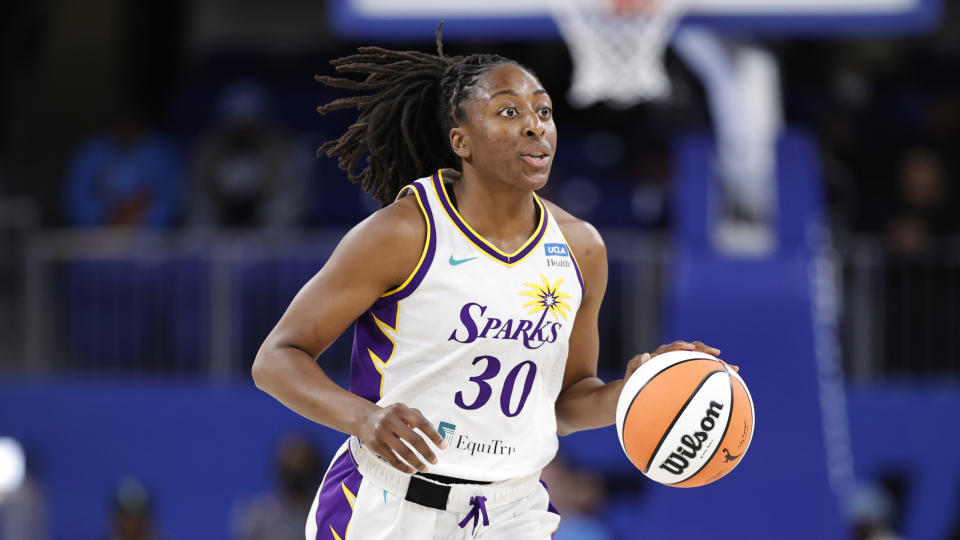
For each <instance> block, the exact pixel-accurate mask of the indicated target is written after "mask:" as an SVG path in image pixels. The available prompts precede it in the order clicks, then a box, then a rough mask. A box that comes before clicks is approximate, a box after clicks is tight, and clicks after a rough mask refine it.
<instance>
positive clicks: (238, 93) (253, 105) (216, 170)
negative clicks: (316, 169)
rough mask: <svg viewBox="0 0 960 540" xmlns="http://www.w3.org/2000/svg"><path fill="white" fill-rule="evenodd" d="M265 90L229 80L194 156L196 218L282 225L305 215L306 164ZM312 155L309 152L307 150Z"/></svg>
mask: <svg viewBox="0 0 960 540" xmlns="http://www.w3.org/2000/svg"><path fill="white" fill-rule="evenodd" d="M270 113H271V107H270V101H269V97H268V96H267V94H266V91H265V90H264V89H263V88H262V87H261V86H260V85H259V84H256V83H253V82H246V81H240V82H235V83H233V84H231V85H229V86H228V87H227V88H226V90H225V91H224V92H223V95H222V96H221V97H220V102H219V105H218V111H217V114H218V118H217V121H216V124H215V125H214V126H213V127H212V128H211V129H210V130H209V132H208V133H207V134H205V135H204V136H203V138H202V139H201V140H200V142H199V143H198V145H197V147H196V150H195V153H194V156H193V179H194V181H193V193H192V196H191V203H192V208H191V219H190V220H191V222H192V223H193V224H195V225H215V226H220V227H282V226H289V225H296V224H297V223H298V222H299V220H300V214H301V208H302V203H301V201H302V197H301V196H300V190H301V189H302V187H303V185H304V176H305V173H306V170H305V167H304V166H302V160H301V159H298V157H302V156H300V154H302V152H299V151H298V147H296V146H295V145H294V144H293V142H292V140H291V138H290V137H289V136H288V135H287V134H286V133H284V132H283V131H282V130H281V129H280V128H279V127H277V126H276V125H274V123H273V122H272V121H271V118H270ZM306 155H308V156H309V153H308V154H306Z"/></svg>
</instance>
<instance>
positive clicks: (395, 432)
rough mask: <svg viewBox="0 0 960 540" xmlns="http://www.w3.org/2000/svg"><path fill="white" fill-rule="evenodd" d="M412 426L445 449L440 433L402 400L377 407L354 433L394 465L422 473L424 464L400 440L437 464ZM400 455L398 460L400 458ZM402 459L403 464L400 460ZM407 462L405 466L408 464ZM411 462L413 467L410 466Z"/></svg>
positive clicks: (428, 448) (404, 469)
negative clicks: (401, 401) (357, 431)
mask: <svg viewBox="0 0 960 540" xmlns="http://www.w3.org/2000/svg"><path fill="white" fill-rule="evenodd" d="M414 428H419V430H420V431H421V432H422V433H424V434H426V435H427V437H429V438H430V440H431V441H433V443H434V444H435V445H437V446H438V447H440V448H446V444H444V442H443V438H442V437H441V436H440V433H438V432H437V428H435V427H434V426H433V425H432V424H431V423H430V422H429V421H428V420H427V419H426V418H425V417H424V416H423V414H422V413H421V412H420V411H418V410H417V409H411V408H410V407H407V406H406V405H404V404H403V403H394V404H392V405H387V406H386V407H378V408H377V409H376V410H374V412H372V413H371V414H370V415H369V416H367V418H366V419H365V420H364V422H363V424H362V425H361V427H360V433H357V434H356V435H357V436H358V437H359V438H360V440H362V441H363V443H364V444H365V445H366V446H367V448H369V449H370V450H373V451H374V452H376V453H377V455H379V456H380V457H382V458H383V459H385V460H386V461H387V462H388V463H390V464H391V465H393V466H394V467H395V468H397V469H399V470H400V471H403V472H405V473H415V472H417V471H420V472H426V470H427V465H426V463H424V462H423V461H421V459H420V458H419V457H418V456H417V453H415V452H413V451H412V450H410V447H409V446H407V445H406V444H405V443H404V441H406V442H407V443H409V444H410V445H411V446H413V447H414V448H415V449H416V450H417V452H418V453H419V454H420V455H421V456H423V457H424V458H425V459H426V460H427V461H429V462H430V463H433V464H436V463H437V456H436V455H435V454H434V453H433V451H432V450H431V449H430V446H429V445H427V442H426V441H424V440H423V437H421V436H420V435H419V434H417V432H415V431H414ZM401 458H402V460H401ZM404 462H406V463H404ZM408 464H409V465H408ZM411 465H412V466H413V467H411Z"/></svg>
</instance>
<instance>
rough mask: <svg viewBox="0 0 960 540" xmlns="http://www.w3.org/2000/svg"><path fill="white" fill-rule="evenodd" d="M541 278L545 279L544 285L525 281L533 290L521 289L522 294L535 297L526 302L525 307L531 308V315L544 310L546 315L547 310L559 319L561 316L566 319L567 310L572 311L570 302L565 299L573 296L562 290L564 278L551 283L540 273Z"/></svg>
mask: <svg viewBox="0 0 960 540" xmlns="http://www.w3.org/2000/svg"><path fill="white" fill-rule="evenodd" d="M540 279H542V280H543V285H540V284H537V283H524V285H525V286H527V287H530V289H532V290H529V291H521V292H520V294H521V295H523V296H530V297H533V300H530V301H529V302H527V303H526V304H524V305H523V307H525V308H527V307H528V308H530V312H529V314H530V315H532V314H534V313H537V312H540V311H543V312H544V315H546V314H547V312H550V313H553V316H554V317H556V318H557V319H558V320H559V319H560V317H563V318H564V319H566V318H567V311H570V304H568V303H567V302H566V301H565V299H566V298H572V297H571V296H570V295H569V294H567V293H565V292H561V291H560V284H562V283H563V278H560V279H558V280H557V282H556V283H554V284H553V285H551V284H550V281H549V280H548V279H547V278H546V277H545V276H544V275H543V274H540Z"/></svg>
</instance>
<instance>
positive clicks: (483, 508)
mask: <svg viewBox="0 0 960 540" xmlns="http://www.w3.org/2000/svg"><path fill="white" fill-rule="evenodd" d="M486 502H487V498H486V497H470V504H471V505H472V506H473V508H471V509H470V513H469V514H467V517H465V518H463V521H461V522H460V528H461V529H462V528H464V527H466V526H467V523H470V518H473V528H474V529H476V528H477V522H478V521H480V514H481V513H483V526H484V527H486V526H487V525H490V519H489V518H487V505H486V504H485V503H486Z"/></svg>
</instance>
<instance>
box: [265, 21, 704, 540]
mask: <svg viewBox="0 0 960 540" xmlns="http://www.w3.org/2000/svg"><path fill="white" fill-rule="evenodd" d="M437 41H438V55H436V56H434V55H428V54H422V53H418V52H401V51H391V50H386V49H381V48H377V47H365V48H361V49H360V51H359V53H358V54H355V55H351V56H347V57H344V58H340V59H338V60H335V61H334V62H333V64H334V65H335V66H337V70H338V71H339V72H341V73H356V74H360V75H363V76H365V78H364V80H363V81H362V82H359V81H355V80H352V79H348V78H339V77H319V78H318V79H319V80H320V81H322V82H324V83H326V84H328V85H331V86H335V87H340V88H347V89H351V90H358V91H367V94H365V95H358V96H354V97H348V98H344V99H340V100H337V101H334V102H332V103H330V104H328V105H326V106H323V107H320V112H326V111H329V110H333V109H341V108H348V107H357V108H358V109H359V111H360V113H359V118H358V120H357V122H356V123H355V124H353V125H352V126H351V127H350V128H349V129H348V130H347V132H346V133H345V134H344V135H343V136H342V137H340V139H338V140H336V141H331V142H329V143H327V144H325V145H324V146H322V147H321V148H320V151H321V152H327V154H328V155H330V156H333V155H339V156H340V165H341V166H342V167H343V168H344V170H346V171H348V173H350V178H351V180H353V181H355V182H359V183H360V184H361V187H362V188H363V189H364V190H365V191H367V192H368V193H370V194H371V195H373V196H374V197H375V198H376V199H377V200H379V201H380V202H381V203H382V204H383V205H384V207H383V208H382V209H381V210H379V211H378V212H376V213H374V214H373V215H371V216H370V217H369V218H367V219H366V220H364V221H363V222H361V223H360V224H359V225H357V226H356V227H354V228H353V230H351V231H350V232H349V233H348V234H347V235H346V236H345V237H344V238H343V240H342V241H341V242H340V245H339V246H338V247H337V248H336V250H335V251H334V253H333V255H331V257H330V259H329V260H328V261H327V263H326V264H325V265H324V267H323V268H322V269H321V270H320V271H319V272H318V273H317V275H316V276H314V277H313V278H312V279H311V280H310V281H309V282H308V283H307V284H306V285H305V286H304V287H303V289H302V290H301V291H300V292H299V293H298V294H297V296H296V297H295V298H294V300H293V302H292V303H291V304H290V306H289V308H288V309H287V311H286V313H285V314H284V315H283V317H282V318H281V319H280V321H279V322H278V324H277V326H276V327H275V328H274V329H273V331H272V332H271V333H270V335H269V336H267V338H266V341H265V342H264V343H263V345H262V347H261V349H260V351H259V353H258V354H257V358H256V361H255V363H254V366H253V376H254V379H255V381H256V384H257V386H258V387H259V388H261V389H263V390H265V391H266V392H268V393H270V394H271V395H272V396H274V397H276V398H277V399H278V400H280V401H281V402H282V403H284V404H285V405H286V406H288V407H289V408H291V409H293V410H294V411H296V412H297V413H299V414H301V415H303V416H305V417H307V418H309V419H311V420H313V421H315V422H318V423H320V424H323V425H325V426H329V427H331V428H333V429H337V430H339V431H342V432H344V433H346V434H349V435H350V437H349V438H348V441H347V442H346V443H345V444H344V446H343V447H342V448H341V449H340V451H339V452H338V453H337V454H336V456H335V457H334V458H333V461H332V464H331V466H330V468H329V469H328V471H327V474H326V476H325V478H324V480H323V482H322V484H321V486H320V489H319V491H318V493H317V496H316V499H315V500H314V503H313V508H312V509H311V511H310V515H309V516H308V519H307V526H306V536H307V538H308V539H310V540H313V539H315V538H335V539H342V538H351V539H352V538H360V539H370V538H383V539H387V538H391V539H397V538H403V539H419V538H424V539H426V538H430V539H432V538H472V537H476V536H479V535H483V536H486V537H488V538H510V539H528V538H536V539H543V538H548V537H549V536H550V535H551V533H552V532H553V531H554V530H555V529H556V527H557V525H558V523H559V519H560V518H559V515H558V514H556V513H555V511H551V509H552V507H551V505H550V504H549V499H548V495H547V492H546V489H545V488H544V486H543V485H542V484H541V483H540V481H539V478H540V470H541V469H542V468H543V467H544V466H545V465H546V464H547V463H548V462H549V461H550V460H551V459H552V458H553V456H554V454H555V452H556V450H557V435H558V433H559V434H560V435H564V434H568V433H572V432H575V431H578V430H582V429H591V428H599V427H603V426H607V425H609V424H612V423H613V422H614V415H615V409H616V402H617V397H618V395H619V392H620V389H621V387H622V385H623V382H624V381H623V380H617V381H613V382H609V383H604V382H603V381H601V380H600V379H599V378H597V376H596V368H597V355H598V330H597V315H598V312H599V309H600V302H601V300H602V298H603V293H604V289H605V287H606V281H607V263H606V256H605V255H606V254H605V248H604V245H603V242H602V240H601V239H600V236H599V235H598V234H597V231H596V230H595V229H594V228H593V227H592V226H591V225H590V224H588V223H586V222H583V221H581V220H579V219H577V218H575V217H573V216H571V215H570V214H568V213H567V212H565V211H563V210H561V209H560V208H558V207H557V206H556V205H554V204H552V203H550V202H547V201H544V200H542V199H540V198H539V197H537V195H536V194H535V192H536V191H537V190H538V189H540V188H541V187H543V186H544V184H546V182H547V177H548V176H549V173H550V166H551V163H552V161H553V156H554V154H555V152H556V147H557V131H556V126H555V125H554V121H553V114H552V113H553V108H552V105H551V100H550V96H549V94H548V93H547V92H546V90H544V89H543V88H542V87H541V85H540V82H539V81H538V80H537V78H536V77H535V76H534V74H533V73H531V72H530V70H528V69H526V68H524V67H523V66H520V65H519V64H517V63H516V62H514V61H512V60H509V59H506V58H503V57H500V56H494V55H470V56H465V57H449V56H444V55H443V49H442V45H441V44H440V38H439V30H438V39H437ZM365 155H366V156H369V157H368V165H366V166H365V167H364V168H363V169H362V170H361V172H360V173H359V174H358V175H356V176H354V175H353V174H352V173H353V171H356V170H357V168H358V165H359V162H360V159H361V158H362V157H363V156H365ZM417 178H419V180H417ZM411 180H413V181H412V182H411ZM408 182H410V183H409V184H407V183H408ZM405 184H406V185H405ZM354 322H355V330H354V347H353V354H352V358H351V372H350V391H347V390H344V389H343V388H341V387H340V386H338V385H337V384H335V383H334V382H333V381H332V380H331V379H330V378H329V377H328V376H327V375H326V374H325V373H324V371H323V370H322V369H321V368H320V367H319V366H318V365H317V363H316V361H315V359H316V358H317V356H318V355H319V354H320V353H322V352H323V350H324V349H326V348H327V347H328V346H329V345H330V344H331V343H333V341H334V340H335V339H336V338H337V337H338V336H339V335H340V334H341V333H342V332H343V331H344V330H346V329H347V327H348V326H350V325H351V324H353V323H354ZM681 349H682V350H694V349H696V350H701V351H704V352H707V353H710V354H714V355H716V354H719V352H720V351H718V350H717V349H714V348H712V347H708V346H706V345H704V344H702V343H700V342H694V343H686V342H675V343H672V344H670V345H664V346H661V347H659V348H657V350H656V351H654V352H653V353H652V354H650V353H645V354H642V355H638V356H635V357H634V358H633V359H631V360H630V362H629V363H628V365H627V369H626V376H629V375H630V374H631V373H632V372H633V371H634V370H636V369H637V367H639V365H640V364H641V363H642V362H644V361H646V360H648V359H649V358H651V357H652V356H654V355H656V354H660V353H663V352H666V351H669V350H681Z"/></svg>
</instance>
